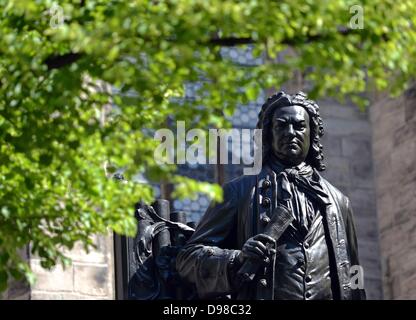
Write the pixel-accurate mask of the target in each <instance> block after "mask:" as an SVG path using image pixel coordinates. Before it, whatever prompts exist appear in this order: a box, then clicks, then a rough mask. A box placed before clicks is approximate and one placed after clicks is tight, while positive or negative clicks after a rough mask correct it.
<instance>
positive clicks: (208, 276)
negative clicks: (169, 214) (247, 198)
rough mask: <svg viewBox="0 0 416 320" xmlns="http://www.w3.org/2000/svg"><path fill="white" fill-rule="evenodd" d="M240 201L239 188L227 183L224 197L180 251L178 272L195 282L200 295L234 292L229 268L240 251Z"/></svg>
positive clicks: (213, 207)
mask: <svg viewBox="0 0 416 320" xmlns="http://www.w3.org/2000/svg"><path fill="white" fill-rule="evenodd" d="M237 203H238V194H237V190H236V188H235V187H234V186H233V185H232V184H226V185H225V186H224V201H223V202H222V203H213V204H211V206H210V207H209V208H208V210H207V211H206V213H205V214H204V216H203V217H202V219H201V221H200V222H199V224H198V226H197V228H196V230H195V233H194V234H193V235H192V237H191V238H190V239H189V241H188V243H187V244H186V246H185V247H184V248H183V249H182V250H181V251H180V252H179V254H178V257H177V260H176V267H177V270H178V273H179V274H180V276H181V277H182V278H183V279H184V280H186V281H188V282H191V283H193V284H195V286H196V289H197V292H198V296H199V298H202V299H207V298H214V297H216V296H221V295H227V294H230V293H231V292H232V287H233V285H232V279H231V277H230V272H229V271H230V269H231V268H230V267H231V266H232V265H233V264H234V263H235V261H234V260H235V258H236V256H237V254H238V253H239V250H234V249H233V248H235V246H236V236H237V215H238V209H237V206H238V204H237Z"/></svg>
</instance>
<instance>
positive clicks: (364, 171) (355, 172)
mask: <svg viewBox="0 0 416 320" xmlns="http://www.w3.org/2000/svg"><path fill="white" fill-rule="evenodd" d="M350 166H351V169H350V172H351V183H352V185H354V186H355V187H359V188H372V187H373V186H374V182H373V166H372V164H371V161H368V159H360V158H356V159H354V160H351V162H350Z"/></svg>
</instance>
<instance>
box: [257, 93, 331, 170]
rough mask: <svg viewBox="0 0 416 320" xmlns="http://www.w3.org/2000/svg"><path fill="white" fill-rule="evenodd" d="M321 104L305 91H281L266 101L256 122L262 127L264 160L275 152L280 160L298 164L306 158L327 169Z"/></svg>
mask: <svg viewBox="0 0 416 320" xmlns="http://www.w3.org/2000/svg"><path fill="white" fill-rule="evenodd" d="M322 124H323V122H322V119H321V117H320V115H319V106H318V105H317V104H316V103H315V102H314V101H312V100H309V99H307V96H306V94H305V93H303V92H298V93H296V94H294V95H289V94H286V93H285V92H283V91H281V92H279V93H277V94H274V95H272V96H271V97H269V98H268V99H267V101H266V102H265V103H264V104H263V106H262V108H261V111H260V113H259V120H258V123H257V128H258V129H263V131H262V145H263V146H262V147H263V162H265V161H269V159H270V156H271V155H274V157H275V158H277V159H278V160H279V161H280V162H281V163H283V164H285V165H288V166H296V165H298V164H300V163H301V162H303V161H304V162H306V163H307V164H309V165H310V166H312V167H313V168H316V169H317V170H319V171H323V170H325V164H324V163H323V158H324V157H323V152H322V144H321V142H320V139H321V137H322V135H323V133H324V130H323V126H322Z"/></svg>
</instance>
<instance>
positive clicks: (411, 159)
mask: <svg viewBox="0 0 416 320" xmlns="http://www.w3.org/2000/svg"><path fill="white" fill-rule="evenodd" d="M415 159H416V141H415V140H413V141H409V142H408V143H403V144H400V145H397V146H395V148H394V149H393V151H392V154H391V168H392V174H393V175H394V178H395V179H397V180H398V181H400V182H401V183H412V182H413V183H414V181H415V180H414V179H415V178H416V166H415Z"/></svg>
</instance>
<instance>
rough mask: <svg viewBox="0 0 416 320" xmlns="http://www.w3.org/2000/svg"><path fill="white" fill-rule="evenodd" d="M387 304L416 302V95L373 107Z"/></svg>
mask: <svg viewBox="0 0 416 320" xmlns="http://www.w3.org/2000/svg"><path fill="white" fill-rule="evenodd" d="M370 110H371V121H372V128H373V158H374V167H375V173H376V175H375V177H376V178H375V182H376V191H377V193H376V194H377V213H378V220H379V228H380V247H381V256H382V262H383V263H382V270H383V287H384V295H385V298H386V299H416V273H415V269H416V215H415V213H416V95H415V94H414V92H407V94H405V95H404V96H402V97H400V98H398V99H389V98H384V99H380V100H379V101H378V102H377V103H376V104H374V105H373V106H371V108H370Z"/></svg>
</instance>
